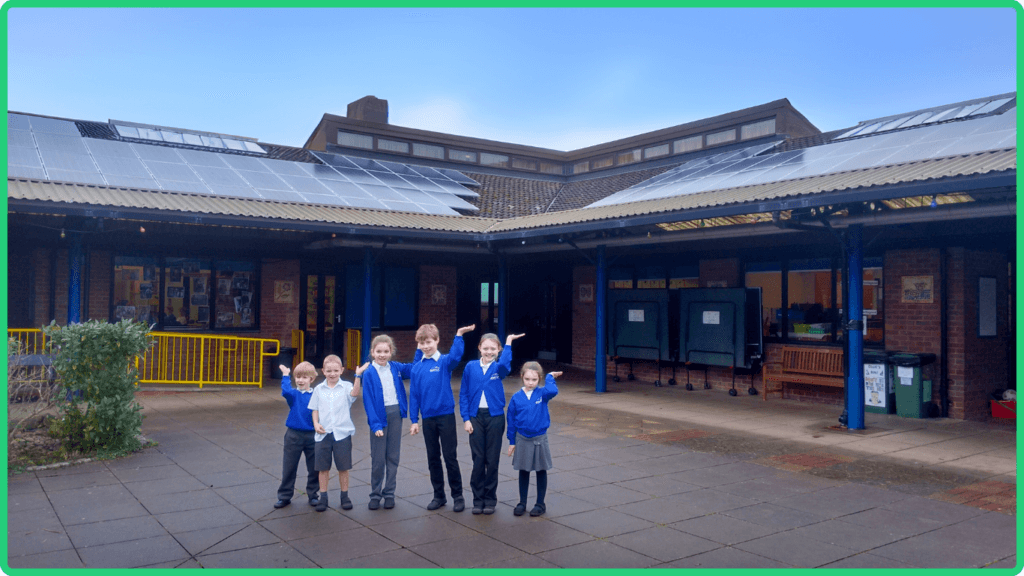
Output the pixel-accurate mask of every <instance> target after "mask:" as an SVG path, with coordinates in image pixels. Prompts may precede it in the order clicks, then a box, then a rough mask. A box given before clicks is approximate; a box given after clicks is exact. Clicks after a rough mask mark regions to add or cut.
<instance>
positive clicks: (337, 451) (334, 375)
mask: <svg viewBox="0 0 1024 576" xmlns="http://www.w3.org/2000/svg"><path fill="white" fill-rule="evenodd" d="M344 371H345V368H344V367H343V366H342V364H341V358H338V357H337V356H335V355H334V354H331V355H330V356H328V357H326V358H324V364H323V372H324V378H326V380H324V382H323V383H321V384H320V385H319V386H317V387H316V388H314V389H313V395H312V396H311V397H310V399H309V409H310V410H312V411H313V430H314V431H315V432H316V435H315V437H314V439H315V440H316V447H315V449H314V453H315V460H316V469H317V471H318V472H320V500H319V502H317V505H316V510H317V512H323V511H324V510H327V484H328V482H329V481H330V479H331V461H332V460H333V461H334V465H335V467H336V468H337V469H338V484H339V486H340V487H341V500H340V501H341V508H342V509H343V510H351V509H352V501H351V500H349V498H348V471H349V470H350V469H351V468H352V434H353V433H355V431H356V427H355V425H353V424H352V415H351V413H350V408H351V406H352V404H353V403H354V402H355V401H356V398H358V397H359V393H360V392H361V390H362V386H361V385H360V381H361V380H362V372H363V371H362V370H361V369H360V370H356V378H355V384H349V383H348V382H345V381H343V380H341V373H342V372H344Z"/></svg>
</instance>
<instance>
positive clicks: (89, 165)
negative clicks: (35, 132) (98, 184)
mask: <svg viewBox="0 0 1024 576" xmlns="http://www.w3.org/2000/svg"><path fill="white" fill-rule="evenodd" d="M40 152H41V156H42V157H43V166H45V167H46V170H47V172H49V170H50V169H51V168H53V169H55V170H71V171H75V172H95V173H97V174H99V170H97V169H96V165H95V164H93V162H92V157H91V156H88V155H85V154H63V153H61V152H50V151H47V150H41V151H40ZM101 180H102V178H101Z"/></svg>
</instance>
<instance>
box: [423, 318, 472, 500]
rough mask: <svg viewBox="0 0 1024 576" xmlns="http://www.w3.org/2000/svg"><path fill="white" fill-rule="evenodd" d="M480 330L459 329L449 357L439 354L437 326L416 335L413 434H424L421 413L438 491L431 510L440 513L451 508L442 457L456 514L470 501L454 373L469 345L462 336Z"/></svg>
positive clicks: (467, 327)
mask: <svg viewBox="0 0 1024 576" xmlns="http://www.w3.org/2000/svg"><path fill="white" fill-rule="evenodd" d="M474 328H476V324H474V325H472V326H465V327H463V328H459V330H458V331H457V332H456V333H455V339H454V340H453V341H452V347H451V349H450V350H449V351H448V354H445V355H442V354H441V352H439V351H438V350H437V343H438V341H439V340H440V339H441V336H440V334H439V333H438V331H437V326H434V325H433V324H424V325H423V326H420V328H419V330H417V331H416V347H417V348H418V349H419V352H420V353H422V358H420V356H417V359H416V360H414V361H413V364H412V368H411V370H410V376H409V420H411V421H412V426H410V427H409V434H411V435H413V436H415V435H416V434H418V433H419V431H420V425H419V423H418V422H417V420H419V415H420V412H422V413H423V442H424V443H425V444H426V446H427V468H429V470H430V484H431V485H432V486H433V487H434V499H433V500H431V501H430V504H428V505H427V510H437V509H438V508H440V507H441V506H444V505H445V504H447V500H446V499H445V497H444V474H443V472H442V470H441V454H442V453H444V465H445V467H446V468H447V469H448V486H450V487H451V490H452V500H453V501H454V504H453V506H452V510H453V511H455V512H462V511H463V510H465V509H466V501H465V499H463V497H462V473H461V472H460V471H459V461H458V460H457V459H456V455H455V447H456V441H457V436H456V430H455V400H454V395H453V393H452V369H453V368H455V366H456V365H457V364H458V363H459V360H462V351H463V347H464V346H465V344H463V342H462V335H463V334H465V333H466V332H469V331H470V330H472V329H474Z"/></svg>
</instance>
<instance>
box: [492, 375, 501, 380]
mask: <svg viewBox="0 0 1024 576" xmlns="http://www.w3.org/2000/svg"><path fill="white" fill-rule="evenodd" d="M491 380H500V378H498V375H497V374H492V375H491Z"/></svg>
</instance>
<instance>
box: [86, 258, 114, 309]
mask: <svg viewBox="0 0 1024 576" xmlns="http://www.w3.org/2000/svg"><path fill="white" fill-rule="evenodd" d="M110 262H111V260H110V252H90V253H89V293H88V294H83V295H82V298H83V300H84V299H85V298H88V299H89V306H88V309H89V318H88V319H89V320H102V321H104V322H106V321H107V319H108V318H109V317H110V279H111V278H112V277H113V274H114V272H113V270H112V269H111V267H110Z"/></svg>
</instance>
